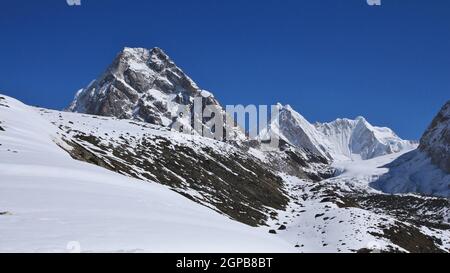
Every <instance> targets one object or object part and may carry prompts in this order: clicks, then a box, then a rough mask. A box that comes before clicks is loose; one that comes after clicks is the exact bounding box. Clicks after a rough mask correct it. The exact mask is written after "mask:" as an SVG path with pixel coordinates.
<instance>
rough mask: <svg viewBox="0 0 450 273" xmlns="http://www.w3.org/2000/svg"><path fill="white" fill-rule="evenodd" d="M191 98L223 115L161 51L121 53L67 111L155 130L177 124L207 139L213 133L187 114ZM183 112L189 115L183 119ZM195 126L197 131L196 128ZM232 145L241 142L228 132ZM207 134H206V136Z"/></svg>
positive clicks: (237, 134)
mask: <svg viewBox="0 0 450 273" xmlns="http://www.w3.org/2000/svg"><path fill="white" fill-rule="evenodd" d="M195 98H202V99H203V105H202V106H203V107H205V106H212V107H213V108H215V109H216V110H217V111H218V112H221V113H222V115H223V116H224V119H225V115H226V113H225V111H224V110H223V109H222V107H221V105H220V103H219V102H218V101H217V100H216V99H215V97H214V95H213V94H212V93H211V92H208V91H205V90H202V89H201V88H199V87H198V85H197V84H196V83H195V82H194V81H193V80H192V79H191V78H190V77H189V76H188V75H186V74H185V73H184V72H183V70H182V69H180V68H179V67H178V66H177V65H176V64H175V62H174V61H172V60H171V58H170V57H169V56H168V55H167V54H166V53H165V52H164V51H163V50H162V49H160V48H158V47H155V48H153V49H145V48H129V47H126V48H124V49H123V50H122V51H121V52H120V53H119V54H118V55H117V57H116V58H115V60H114V61H113V63H112V64H111V65H110V66H109V67H108V68H107V69H106V71H105V72H104V73H103V74H102V75H101V76H100V77H99V78H98V79H96V80H94V81H93V82H92V83H91V84H89V85H88V86H87V87H86V88H84V89H82V90H80V91H79V92H78V93H77V95H76V96H75V99H74V101H73V102H72V104H71V105H70V107H69V108H68V110H69V111H71V112H79V113H86V114H93V115H101V116H114V117H117V118H120V119H135V120H138V121H144V122H148V123H152V124H155V125H160V126H172V125H173V124H174V123H177V124H179V125H180V126H179V127H181V128H183V130H185V131H189V132H191V133H193V134H198V133H200V132H198V130H202V133H203V135H205V133H204V132H205V131H208V132H209V133H211V132H212V131H214V128H212V127H211V126H208V125H207V123H208V121H210V119H211V118H203V117H199V116H198V115H194V114H193V113H192V111H191V110H192V109H193V108H194V100H195ZM187 111H188V112H189V113H187ZM194 120H197V121H199V123H200V124H201V125H202V126H201V127H202V128H195V129H196V130H194V126H193V121H194ZM231 131H232V132H228V133H231V137H232V138H233V139H244V138H245V134H244V133H243V132H242V131H241V130H239V128H237V127H236V128H233V129H232V130H231ZM206 134H207V133H206Z"/></svg>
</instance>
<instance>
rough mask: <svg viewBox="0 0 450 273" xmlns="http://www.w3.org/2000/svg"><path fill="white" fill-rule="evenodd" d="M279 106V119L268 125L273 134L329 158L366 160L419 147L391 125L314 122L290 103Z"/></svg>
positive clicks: (336, 159)
mask: <svg viewBox="0 0 450 273" xmlns="http://www.w3.org/2000/svg"><path fill="white" fill-rule="evenodd" d="M278 107H279V110H280V111H279V118H278V119H275V120H274V121H273V122H272V124H271V125H270V127H269V128H270V130H272V133H275V134H278V135H279V137H280V139H283V140H285V141H287V142H288V143H290V144H292V145H294V146H297V147H302V148H305V149H308V150H309V151H311V152H313V153H315V154H317V155H320V156H324V157H326V158H328V159H330V160H334V161H339V160H348V159H354V158H361V159H363V160H367V159H371V158H374V157H378V156H382V155H386V154H391V153H396V152H400V151H403V150H408V149H413V148H415V146H416V145H415V144H414V143H413V142H411V141H407V140H402V139H401V138H399V137H398V136H397V135H396V134H395V133H394V132H393V131H392V130H391V129H389V128H384V127H375V126H372V125H371V124H370V123H369V122H368V121H367V120H366V119H365V118H363V117H357V118H356V119H355V120H351V119H337V120H335V121H333V122H330V123H316V124H314V125H313V124H311V123H310V122H308V121H307V120H306V119H305V118H304V117H303V116H302V115H301V114H299V113H298V112H296V111H295V110H293V109H292V107H291V106H289V105H286V106H283V105H281V104H278Z"/></svg>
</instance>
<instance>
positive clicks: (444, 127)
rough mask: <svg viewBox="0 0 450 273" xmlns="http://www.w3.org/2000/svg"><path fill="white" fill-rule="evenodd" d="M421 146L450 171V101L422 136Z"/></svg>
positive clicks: (438, 164) (445, 169)
mask: <svg viewBox="0 0 450 273" xmlns="http://www.w3.org/2000/svg"><path fill="white" fill-rule="evenodd" d="M419 148H420V150H421V151H424V152H426V153H427V154H428V155H429V156H430V157H431V159H432V162H433V164H436V165H437V166H439V167H440V168H441V169H442V170H444V171H445V172H447V173H450V101H448V102H447V103H446V104H445V105H444V106H443V107H442V109H441V110H440V111H439V113H438V114H437V116H436V117H435V118H434V120H433V121H432V123H431V125H430V126H429V127H428V129H427V131H426V132H425V134H424V135H423V136H422V139H421V140H420V146H419Z"/></svg>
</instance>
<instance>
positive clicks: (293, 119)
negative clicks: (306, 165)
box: [261, 103, 332, 159]
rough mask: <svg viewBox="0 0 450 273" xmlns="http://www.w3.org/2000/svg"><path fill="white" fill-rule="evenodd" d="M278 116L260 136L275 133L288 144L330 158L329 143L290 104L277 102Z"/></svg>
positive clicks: (263, 136)
mask: <svg viewBox="0 0 450 273" xmlns="http://www.w3.org/2000/svg"><path fill="white" fill-rule="evenodd" d="M277 108H278V116H277V117H276V118H274V119H273V120H272V122H271V124H270V125H269V127H268V128H269V129H268V130H267V129H266V130H263V132H261V135H262V138H265V137H266V135H269V134H268V132H267V131H270V132H271V133H270V134H271V135H277V136H278V137H279V138H280V139H281V140H283V141H286V142H288V143H289V144H291V145H293V146H295V147H298V148H303V149H307V150H309V151H310V152H312V153H314V154H316V155H318V156H321V157H325V158H327V159H331V158H332V157H331V154H330V153H329V150H330V145H329V143H327V141H326V139H324V137H323V135H322V134H321V133H320V132H319V131H318V130H316V128H315V127H314V125H312V124H311V123H309V122H308V121H307V120H306V119H305V118H304V117H303V116H302V115H301V114H299V113H298V112H296V111H294V110H293V109H292V107H291V106H290V105H286V106H283V105H282V104H280V103H278V104H277Z"/></svg>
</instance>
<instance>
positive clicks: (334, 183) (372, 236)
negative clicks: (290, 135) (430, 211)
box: [270, 151, 450, 253]
mask: <svg viewBox="0 0 450 273" xmlns="http://www.w3.org/2000/svg"><path fill="white" fill-rule="evenodd" d="M406 153H408V151H403V152H400V153H395V154H390V155H385V156H380V157H377V158H374V159H370V160H361V159H359V160H344V161H338V162H335V163H334V164H333V165H334V167H335V168H336V169H337V170H338V172H339V173H338V175H337V176H336V177H333V178H330V179H327V180H324V181H321V182H320V183H311V182H308V181H305V180H301V179H298V178H296V177H292V176H288V175H282V177H283V178H284V180H285V181H286V184H287V185H288V188H289V192H291V193H293V194H294V196H293V200H294V202H292V203H291V205H290V207H289V208H288V209H287V210H286V211H280V212H279V213H280V215H279V219H277V220H275V221H272V222H271V223H270V225H271V227H272V228H273V229H274V230H275V231H276V233H277V235H276V236H278V237H280V238H283V239H284V240H286V241H289V242H291V244H293V245H295V246H296V249H297V251H299V252H305V253H310V252H320V253H323V252H329V253H335V252H344V253H345V252H355V251H358V250H361V249H370V250H373V251H391V250H393V249H396V250H397V251H407V250H405V249H403V248H402V247H401V246H399V245H396V244H395V243H393V242H392V241H390V240H388V239H387V238H383V237H380V236H377V234H384V233H385V231H384V230H385V229H386V228H389V227H395V226H396V225H398V224H399V221H398V219H396V218H395V217H393V216H391V215H389V214H388V212H387V211H386V212H384V213H383V212H379V211H371V210H367V209H362V208H357V207H340V206H338V205H337V204H336V202H333V201H332V200H331V199H332V198H331V199H330V196H329V191H330V190H331V191H332V195H336V196H340V195H341V194H342V192H357V193H364V194H375V195H384V193H383V192H381V191H379V190H377V189H374V188H372V187H371V184H372V182H374V181H376V180H377V179H379V178H380V177H381V176H383V175H384V174H386V173H387V172H388V171H389V169H388V168H385V167H384V166H385V165H386V164H389V163H391V162H392V161H394V160H396V159H397V158H399V157H401V156H402V155H404V154H406ZM337 189H338V190H337ZM334 190H336V191H334ZM333 191H334V192H333ZM402 224H404V223H402ZM406 225H409V224H406ZM280 227H282V228H281V229H280ZM420 230H421V232H422V233H423V234H425V235H430V236H435V237H438V238H441V240H442V249H446V250H447V251H448V250H449V249H450V231H448V230H434V229H429V228H426V227H421V228H420Z"/></svg>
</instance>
